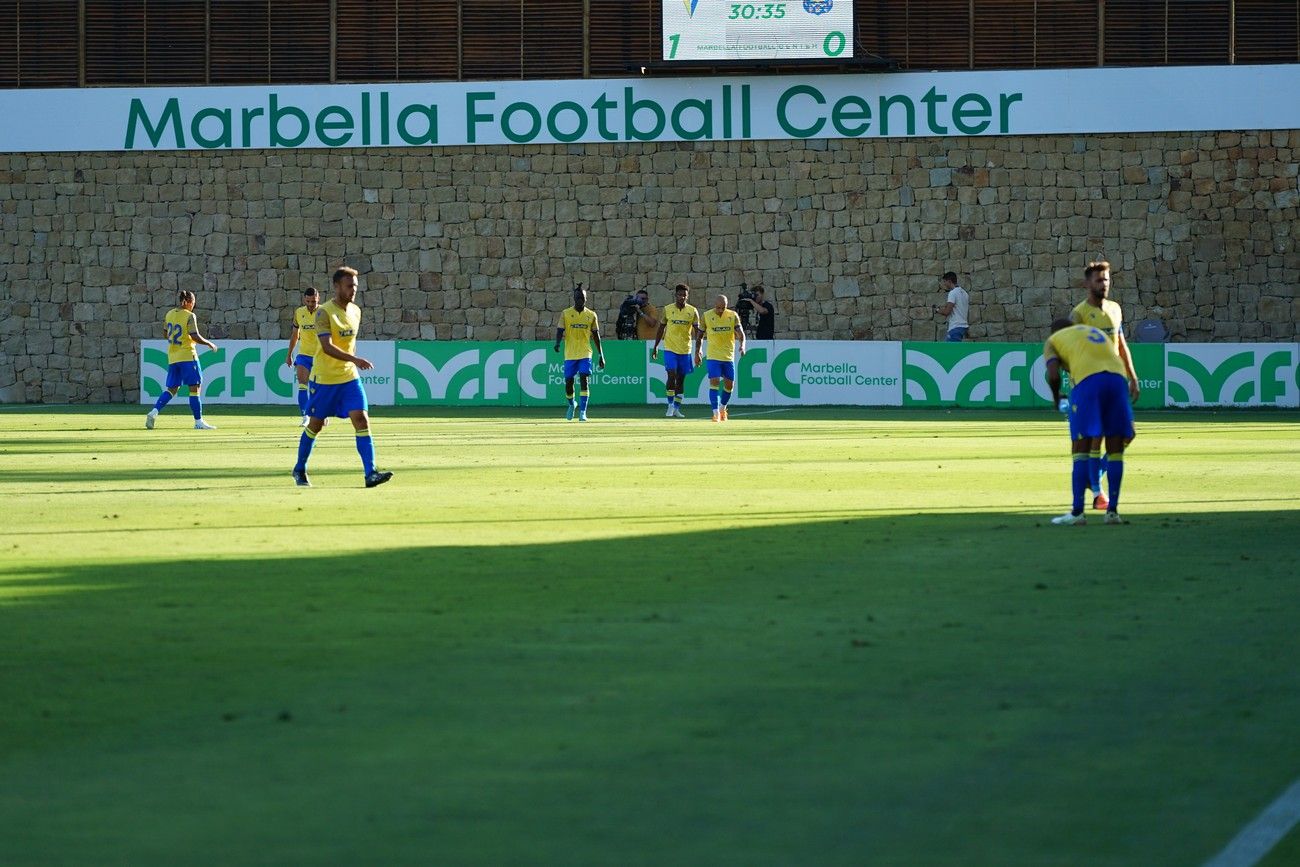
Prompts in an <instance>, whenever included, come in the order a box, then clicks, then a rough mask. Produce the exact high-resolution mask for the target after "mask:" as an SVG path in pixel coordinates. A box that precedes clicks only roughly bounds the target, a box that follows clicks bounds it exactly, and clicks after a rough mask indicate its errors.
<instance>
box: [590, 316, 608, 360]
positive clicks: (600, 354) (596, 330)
mask: <svg viewBox="0 0 1300 867" xmlns="http://www.w3.org/2000/svg"><path fill="white" fill-rule="evenodd" d="M591 342H592V343H594V344H596V357H597V358H598V359H599V362H598V363H599V366H600V369H601V370H604V369H605V350H603V349H601V348H600V323H599V322H596V321H594V320H593V322H592V324H591Z"/></svg>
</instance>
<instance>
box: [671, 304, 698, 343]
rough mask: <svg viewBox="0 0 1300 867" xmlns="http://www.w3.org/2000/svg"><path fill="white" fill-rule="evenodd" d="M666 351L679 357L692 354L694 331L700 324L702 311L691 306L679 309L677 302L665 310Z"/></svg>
mask: <svg viewBox="0 0 1300 867" xmlns="http://www.w3.org/2000/svg"><path fill="white" fill-rule="evenodd" d="M663 323H664V349H666V350H668V351H669V352H675V353H677V354H678V355H689V354H690V352H691V337H693V336H694V335H693V333H692V330H693V329H694V328H695V326H697V325H699V324H700V311H698V310H696V309H695V308H694V307H692V306H691V305H689V304H687V305H686V306H685V307H682V308H680V309H679V308H678V307H677V302H675V301H674V302H673V303H672V304H669V305H668V306H667V307H666V308H664V317H663Z"/></svg>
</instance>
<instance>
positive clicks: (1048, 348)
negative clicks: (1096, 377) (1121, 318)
mask: <svg viewBox="0 0 1300 867" xmlns="http://www.w3.org/2000/svg"><path fill="white" fill-rule="evenodd" d="M1043 358H1045V359H1047V360H1048V361H1051V360H1052V359H1057V360H1058V361H1060V363H1061V365H1062V366H1064V367H1065V369H1066V370H1068V371H1069V372H1070V381H1071V382H1073V383H1074V384H1075V385H1078V384H1079V383H1081V382H1083V381H1084V380H1085V379H1087V378H1088V377H1090V376H1092V375H1093V374H1094V373H1118V374H1119V375H1120V376H1123V377H1125V379H1127V378H1128V376H1127V374H1126V373H1125V371H1124V362H1122V361H1120V359H1119V354H1118V353H1116V351H1115V343H1114V342H1113V341H1112V340H1111V339H1110V338H1109V337H1107V336H1106V334H1105V332H1103V331H1102V330H1101V329H1100V328H1096V327H1094V326H1092V325H1071V326H1070V327H1069V328H1062V329H1061V330H1060V331H1058V332H1056V333H1055V334H1053V335H1052V336H1051V337H1049V338H1047V343H1045V344H1043Z"/></svg>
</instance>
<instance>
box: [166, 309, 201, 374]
mask: <svg viewBox="0 0 1300 867" xmlns="http://www.w3.org/2000/svg"><path fill="white" fill-rule="evenodd" d="M198 330H199V319H198V317H197V316H195V315H194V311H193V310H186V309H185V308H184V307H173V308H172V309H171V310H168V311H167V315H166V316H164V317H163V336H164V337H166V338H167V363H168V364H175V363H176V362H178V361H198V359H199V351H198V350H197V349H195V348H194V338H193V337H192V336H191V335H192V334H193V333H194V332H195V331H198Z"/></svg>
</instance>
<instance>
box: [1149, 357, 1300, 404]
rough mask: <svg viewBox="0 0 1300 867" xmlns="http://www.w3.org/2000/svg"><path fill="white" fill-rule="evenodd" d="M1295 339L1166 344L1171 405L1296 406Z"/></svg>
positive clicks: (1298, 394) (1299, 396)
mask: <svg viewBox="0 0 1300 867" xmlns="http://www.w3.org/2000/svg"><path fill="white" fill-rule="evenodd" d="M1296 362H1297V348H1296V345H1295V344H1286V343H1283V344H1276V343H1274V344H1255V345H1253V346H1242V345H1240V344H1238V345H1232V344H1213V343H1206V344H1184V345H1182V346H1177V347H1174V346H1169V347H1168V350H1167V355H1166V360H1165V376H1166V380H1167V383H1168V386H1167V387H1168V389H1169V403H1170V404H1171V405H1173V406H1229V405H1236V406H1297V405H1300V383H1298V382H1297V373H1298V372H1300V371H1297V363H1296Z"/></svg>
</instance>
